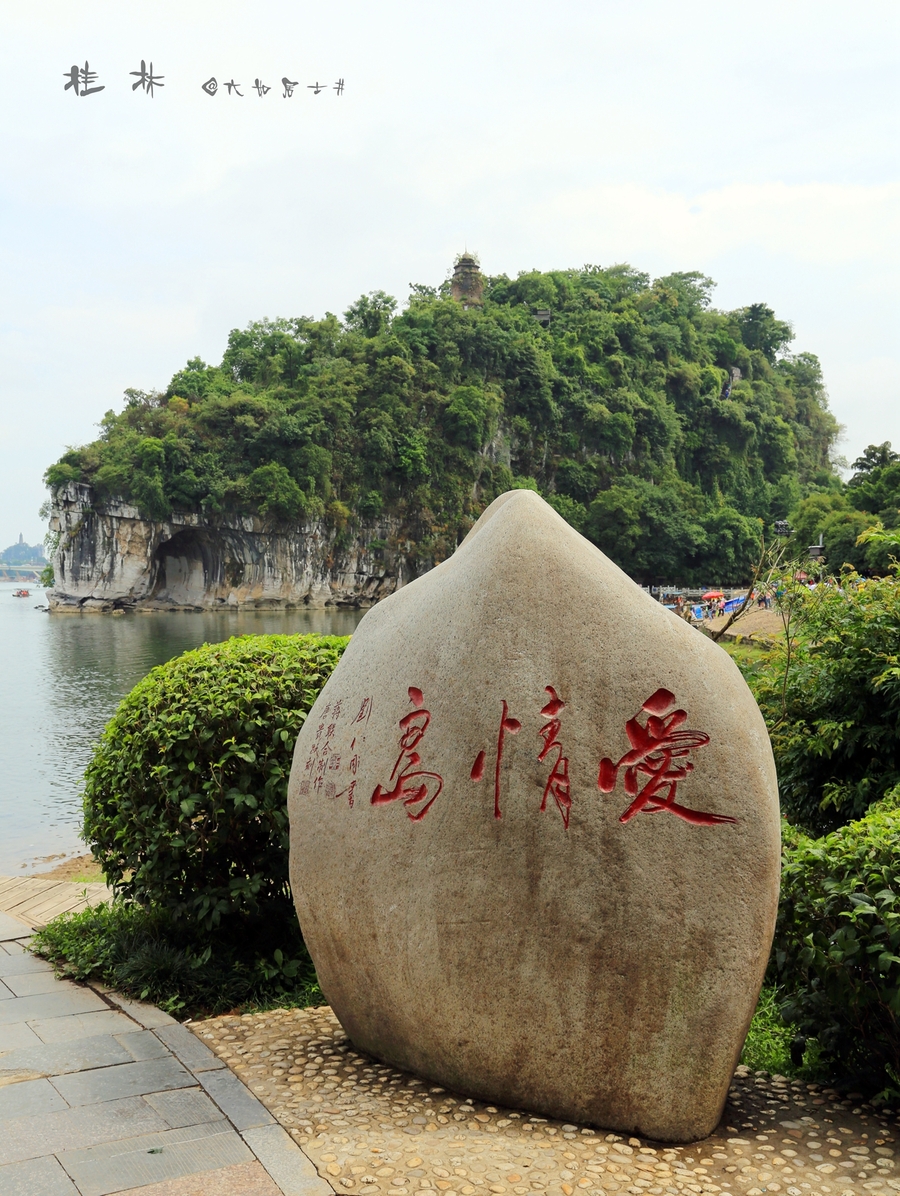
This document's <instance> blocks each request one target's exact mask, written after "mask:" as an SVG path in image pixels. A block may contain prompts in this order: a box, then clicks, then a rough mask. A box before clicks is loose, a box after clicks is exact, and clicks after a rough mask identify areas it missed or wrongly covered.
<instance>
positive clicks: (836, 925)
mask: <svg viewBox="0 0 900 1196" xmlns="http://www.w3.org/2000/svg"><path fill="white" fill-rule="evenodd" d="M898 806H900V787H898V789H897V790H895V791H894V792H893V793H892V794H891V795H889V797H888V798H886V799H885V800H884V801H882V802H880V803H879V804H878V805H877V806H876V807H874V808H873V809H872V810H870V812H869V813H868V814H867V816H866V817H865V818H863V819H861V820H860V821H858V822H853V823H850V825H848V826H845V827H842V828H841V829H840V830H837V831H834V832H833V833H832V834H830V835H828V836H827V837H825V838H823V839H809V838H807V837H806V836H804V835H802V834H798V833H797V832H793V833H791V834H790V835H789V837H788V841H787V842H786V844H785V849H784V867H783V871H782V889H781V902H780V906H779V912H778V925H777V929H776V933H775V946H774V951H773V955H772V961H771V964H770V977H773V978H776V979H777V981H778V983H779V984H781V985H783V986H784V990H785V994H786V995H785V999H784V1000H783V1001H782V1005H781V1011H782V1014H783V1016H784V1018H785V1020H786V1021H788V1022H790V1023H792V1024H793V1025H794V1027H795V1028H796V1029H797V1030H798V1031H799V1032H800V1033H801V1034H803V1035H807V1036H809V1037H815V1038H816V1039H817V1040H818V1045H819V1049H820V1052H821V1058H822V1060H823V1062H825V1063H826V1064H828V1065H830V1066H831V1067H832V1068H833V1069H836V1070H837V1071H838V1072H839V1073H843V1076H844V1078H846V1079H849V1080H852V1082H853V1083H854V1084H859V1085H861V1086H864V1087H865V1088H866V1089H867V1090H869V1091H873V1090H875V1089H878V1088H883V1087H885V1086H886V1085H890V1084H893V1085H894V1087H900V809H898Z"/></svg>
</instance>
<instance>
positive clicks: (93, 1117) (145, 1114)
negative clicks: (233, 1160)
mask: <svg viewBox="0 0 900 1196" xmlns="http://www.w3.org/2000/svg"><path fill="white" fill-rule="evenodd" d="M168 1128H169V1127H168V1126H167V1125H166V1123H165V1121H164V1120H163V1119H162V1117H160V1115H159V1114H158V1113H157V1111H156V1110H155V1109H154V1108H152V1107H151V1106H150V1105H148V1104H147V1102H146V1101H145V1100H142V1099H141V1097H139V1096H134V1097H130V1098H129V1099H127V1100H118V1101H109V1102H107V1103H106V1104H103V1105H82V1106H81V1107H80V1108H75V1109H64V1110H62V1111H61V1112H59V1113H47V1114H45V1115H44V1116H43V1117H41V1119H40V1121H36V1120H35V1118H33V1117H16V1118H10V1119H9V1120H8V1121H4V1122H3V1125H2V1132H0V1164H3V1163H17V1162H20V1161H22V1160H24V1159H33V1158H37V1157H39V1156H40V1155H51V1154H58V1153H59V1152H60V1151H62V1150H78V1149H83V1148H85V1147H88V1146H94V1145H97V1144H98V1143H100V1142H121V1141H123V1140H124V1139H127V1138H133V1137H137V1136H138V1135H139V1134H152V1133H156V1132H159V1131H162V1130H166V1129H168ZM0 1174H2V1173H0ZM2 1190H3V1189H2V1188H0V1192H2Z"/></svg>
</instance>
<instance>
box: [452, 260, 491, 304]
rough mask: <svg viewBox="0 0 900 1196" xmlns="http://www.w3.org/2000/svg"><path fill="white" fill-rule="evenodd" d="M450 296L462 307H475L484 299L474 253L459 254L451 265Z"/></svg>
mask: <svg viewBox="0 0 900 1196" xmlns="http://www.w3.org/2000/svg"><path fill="white" fill-rule="evenodd" d="M450 296H451V298H453V299H456V300H457V301H458V302H459V303H461V304H462V305H463V307H477V306H478V305H479V304H480V303H481V302H482V299H483V297H484V278H483V277H482V274H481V266H480V264H479V262H478V258H477V257H476V256H475V254H474V253H469V252H468V250H466V252H465V253H461V254H459V256H458V257H457V259H456V261H455V262H454V263H453V277H452V278H451V280H450Z"/></svg>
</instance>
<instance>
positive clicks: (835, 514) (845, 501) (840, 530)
mask: <svg viewBox="0 0 900 1196" xmlns="http://www.w3.org/2000/svg"><path fill="white" fill-rule="evenodd" d="M853 469H854V470H855V473H854V474H853V476H852V477H851V479H850V481H849V482H848V483H847V485H846V486H843V485H841V484H840V483H837V482H834V483H832V485H831V486H830V487H829V488H828V489H826V490H820V491H819V492H817V493H814V494H810V495H808V496H807V497H806V498H805V499H804V500H803V501H802V502H801V503H800V504H799V506H798V507H797V509H796V510H795V511H794V512H793V515H792V519H791V522H792V524H793V527H794V538H793V539H794V545H793V546H794V547H795V548H796V550H797V551H798V552H802V551H803V550H805V548H806V547H807V546H808V545H809V544H817V543H818V542H819V537H820V536H821V537H822V541H823V544H824V546H825V559H826V560H827V561H828V563H829V567H830V568H831V569H833V570H835V571H840V569H841V567H842V566H843V565H852V566H853V568H854V569H856V570H858V571H859V572H861V573H872V572H875V573H879V574H884V573H886V572H888V571H889V567H890V559H891V556H898V555H900V454H898V453H895V452H893V451H892V449H891V444H890V441H885V443H884V444H870V445H869V447H868V448H867V449H866V450H865V452H864V453H863V454H862V456H861V457H858V458H857V460H856V461H854V462H853ZM872 527H880V528H883V529H885V530H886V531H887V532H890V533H893V535H887V536H872V537H867V538H865V539H864V540H863V541H862V542H858V537H859V536H860V534H861V533H862V532H864V531H866V529H868V528H872Z"/></svg>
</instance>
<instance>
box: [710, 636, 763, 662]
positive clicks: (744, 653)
mask: <svg viewBox="0 0 900 1196" xmlns="http://www.w3.org/2000/svg"><path fill="white" fill-rule="evenodd" d="M719 647H720V648H724V649H725V651H726V652H727V653H728V655H729V656H730V657H731V659H732V660H733V661H735V663H736V664H739V665H741V664H755V663H756V662H757V661H758V660H762V658H763V657H764V656H765V655H766V653H767V652H769V651H771V649H769V648H762V647H760V645H759V644H751V643H748V642H747V641H746V640H744V642H743V643H740V644H737V643H735V642H734V640H719Z"/></svg>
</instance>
